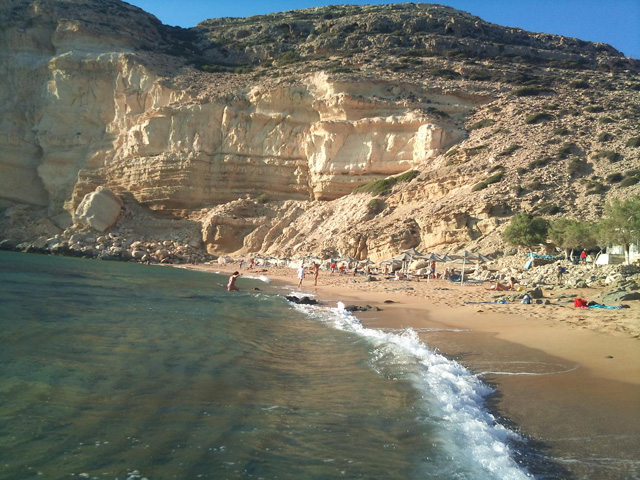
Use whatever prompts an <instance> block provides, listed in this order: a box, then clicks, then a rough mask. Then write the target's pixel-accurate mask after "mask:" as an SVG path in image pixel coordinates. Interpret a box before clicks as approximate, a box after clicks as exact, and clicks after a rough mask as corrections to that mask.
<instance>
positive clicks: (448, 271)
mask: <svg viewBox="0 0 640 480" xmlns="http://www.w3.org/2000/svg"><path fill="white" fill-rule="evenodd" d="M450 276H451V270H449V267H447V268H445V269H444V273H443V274H442V278H443V279H445V280H449V277H450Z"/></svg>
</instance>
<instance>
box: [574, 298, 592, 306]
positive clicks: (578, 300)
mask: <svg viewBox="0 0 640 480" xmlns="http://www.w3.org/2000/svg"><path fill="white" fill-rule="evenodd" d="M573 306H574V307H576V308H589V306H588V304H587V301H586V300H585V299H584V298H574V299H573Z"/></svg>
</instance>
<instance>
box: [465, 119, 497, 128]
mask: <svg viewBox="0 0 640 480" xmlns="http://www.w3.org/2000/svg"><path fill="white" fill-rule="evenodd" d="M495 123H496V121H495V120H492V119H491V118H484V119H482V120H480V121H479V122H475V123H472V124H471V125H469V126H468V127H467V130H478V129H479V128H487V127H490V126H492V125H494V124H495Z"/></svg>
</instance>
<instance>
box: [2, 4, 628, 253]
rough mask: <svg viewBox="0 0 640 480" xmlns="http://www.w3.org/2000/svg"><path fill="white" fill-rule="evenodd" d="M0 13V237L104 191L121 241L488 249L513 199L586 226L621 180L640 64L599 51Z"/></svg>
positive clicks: (274, 17) (74, 7)
mask: <svg viewBox="0 0 640 480" xmlns="http://www.w3.org/2000/svg"><path fill="white" fill-rule="evenodd" d="M0 21H2V23H3V25H5V26H6V28H5V29H4V30H3V32H2V33H1V34H0V45H1V46H2V49H1V50H2V52H3V53H2V57H1V58H2V62H3V67H4V68H3V69H2V72H1V73H0V79H1V80H2V82H3V84H4V85H7V86H9V88H7V89H5V90H4V91H3V93H2V97H3V98H2V100H3V102H2V105H3V106H2V107H0V108H2V118H3V122H2V124H1V125H0V133H1V135H0V144H2V149H3V151H4V152H5V155H4V156H3V157H2V158H0V172H2V175H0V178H1V180H0V186H1V189H0V207H3V208H5V209H6V210H5V215H4V216H3V219H2V221H1V223H2V232H3V233H2V238H4V239H12V240H15V241H33V240H35V239H36V238H38V237H43V238H44V240H45V243H46V241H47V240H49V243H51V240H52V239H53V238H54V236H55V235H58V240H59V241H61V240H65V241H68V239H69V237H70V236H71V235H72V234H73V233H76V232H77V231H85V230H86V224H87V223H89V224H90V223H91V220H90V219H88V218H86V215H85V216H84V217H83V215H84V214H83V213H82V212H86V209H85V210H82V212H81V211H79V209H78V207H79V206H80V205H81V203H82V201H83V199H85V196H86V195H88V194H91V193H92V192H95V191H96V189H97V188H98V187H105V188H107V189H109V190H110V191H112V192H114V193H115V194H116V196H117V198H118V199H119V201H121V202H122V213H121V214H120V215H119V217H118V218H117V220H116V221H115V224H113V225H109V226H108V227H107V228H106V230H105V232H106V233H112V234H113V235H114V236H119V237H123V238H126V239H128V240H127V241H128V242H129V243H132V242H133V241H134V240H138V239H142V238H143V237H146V238H147V239H154V240H158V241H180V242H183V243H185V244H191V245H192V246H193V248H197V247H198V246H200V247H203V248H206V249H207V251H208V252H209V253H211V254H214V255H221V254H228V253H232V254H233V253H248V252H255V253H257V252H260V253H265V254H272V255H278V256H296V255H305V254H322V255H327V256H331V255H349V256H356V257H361V258H364V257H371V258H374V259H381V258H383V257H386V256H389V255H391V254H394V253H397V251H398V250H400V249H404V248H410V247H419V249H421V250H437V251H440V252H445V251H447V252H454V251H457V250H460V249H463V248H466V249H470V250H476V251H482V252H483V253H485V254H495V255H499V254H501V253H503V252H504V251H505V245H504V243H503V242H502V240H501V237H500V233H501V231H502V230H503V228H504V226H505V225H506V224H508V222H509V219H510V218H511V217H512V216H513V215H515V214H517V213H519V212H521V211H524V212H531V213H536V214H539V215H544V216H547V217H548V218H550V219H553V218H557V217H558V216H565V217H571V218H585V219H596V218H598V217H599V216H600V215H601V214H602V211H603V206H604V204H605V203H606V202H607V201H608V200H610V199H613V198H620V199H625V198H629V197H631V196H633V195H637V194H639V193H640V131H639V130H638V127H637V125H638V121H639V119H640V62H638V61H636V60H633V59H630V58H625V57H624V56H623V55H622V54H621V53H620V52H618V51H616V50H615V49H614V48H612V47H610V46H608V45H605V44H598V43H590V42H585V41H582V40H579V39H574V38H566V37H561V36H556V35H550V34H537V33H531V32H526V31H523V30H520V29H515V28H506V27H501V26H499V25H495V24H491V23H488V22H485V21H483V20H482V19H480V18H478V17H475V16H472V15H470V14H468V13H465V12H461V11H458V10H454V9H452V8H449V7H444V6H439V5H429V4H403V5H380V6H336V7H322V8H314V9H308V10H298V11H291V12H284V13H278V14H271V15H265V16H256V17H250V18H246V19H243V18H240V19H238V18H234V19H232V18H223V19H212V20H207V21H205V22H202V23H201V24H199V25H198V26H196V27H194V28H192V29H181V28H177V27H169V26H166V25H163V24H162V23H161V22H159V21H158V20H157V19H156V18H155V17H153V16H151V15H149V14H147V13H145V12H143V11H142V10H140V9H138V8H136V7H132V6H130V5H128V4H126V3H124V2H120V1H116V0H108V1H97V0H91V1H89V0H84V1H74V2H71V1H69V0H49V1H46V2H43V1H38V2H36V1H31V0H18V1H15V2H12V3H11V5H8V4H4V6H2V7H1V8H0ZM395 176H399V177H398V178H397V179H396V180H397V181H396V180H393V181H390V180H389V178H394V177H395ZM92 198H93V197H92ZM117 208H118V209H119V208H120V206H119V204H118V206H117ZM73 224H75V227H73V226H72V225H73ZM65 232H66V233H65ZM94 236H95V234H94ZM2 238H0V240H1V239H2ZM58 243H59V242H58Z"/></svg>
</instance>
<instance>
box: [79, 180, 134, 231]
mask: <svg viewBox="0 0 640 480" xmlns="http://www.w3.org/2000/svg"><path fill="white" fill-rule="evenodd" d="M122 205H123V203H122V200H121V199H120V197H118V196H117V195H116V194H115V193H113V192H112V191H111V190H109V189H108V188H104V187H98V188H97V189H96V190H95V191H94V192H91V193H88V194H86V195H85V196H84V198H83V199H82V202H80V205H78V208H77V209H76V213H75V216H74V219H75V220H76V221H77V222H79V223H83V224H86V225H88V226H90V227H91V228H93V229H94V230H97V231H99V232H104V231H105V230H106V229H108V228H109V227H111V226H112V225H113V224H114V223H115V222H116V220H117V219H118V216H119V215H120V210H121V208H122Z"/></svg>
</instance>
